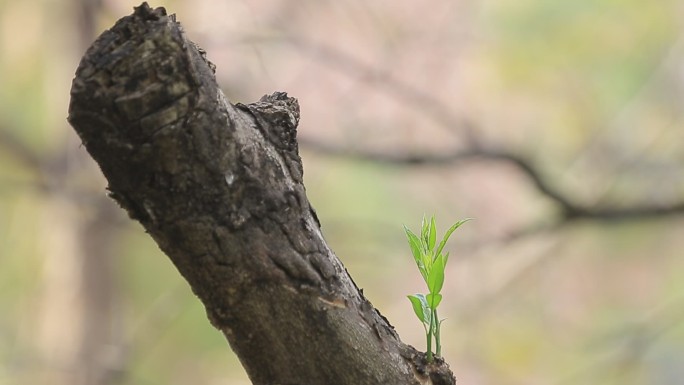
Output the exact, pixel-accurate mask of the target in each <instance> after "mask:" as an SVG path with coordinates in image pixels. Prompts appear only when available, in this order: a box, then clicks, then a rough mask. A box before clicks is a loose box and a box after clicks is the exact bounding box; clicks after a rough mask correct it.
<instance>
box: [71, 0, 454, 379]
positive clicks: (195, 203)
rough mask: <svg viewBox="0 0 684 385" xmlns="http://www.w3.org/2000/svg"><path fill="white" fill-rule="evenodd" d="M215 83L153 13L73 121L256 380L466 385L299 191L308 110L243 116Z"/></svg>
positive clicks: (266, 109)
mask: <svg viewBox="0 0 684 385" xmlns="http://www.w3.org/2000/svg"><path fill="white" fill-rule="evenodd" d="M213 70H214V66H213V64H211V63H210V62H208V61H207V60H206V58H205V56H204V52H203V51H202V50H201V49H199V48H198V47H197V46H196V45H195V44H193V43H192V42H190V41H189V40H188V39H187V38H186V37H185V35H184V33H183V31H182V29H181V27H180V25H179V24H178V23H176V21H175V17H174V16H173V15H171V16H167V15H166V11H165V10H164V9H163V8H157V9H154V10H153V9H151V8H150V7H148V6H147V4H146V3H143V4H142V5H141V6H140V7H137V8H136V9H135V12H134V13H133V15H131V16H128V17H124V18H123V19H121V20H119V21H118V22H117V23H116V24H115V25H114V27H113V28H112V29H111V30H109V31H106V32H104V33H103V34H102V35H101V36H100V37H99V38H98V39H97V41H96V42H95V43H94V44H93V45H92V46H91V47H90V49H89V50H88V51H87V52H86V54H85V56H84V57H83V59H82V61H81V64H80V65H79V68H78V70H77V72H76V78H75V79H74V82H73V86H72V90H71V97H72V99H71V105H70V107H69V121H70V123H71V124H72V125H73V127H74V128H75V129H76V131H77V132H78V134H79V136H80V137H81V139H82V140H83V143H84V145H85V147H86V149H87V150H88V152H89V153H90V154H91V155H92V157H93V158H94V159H95V160H96V161H97V162H98V163H99V165H100V168H101V169H102V172H103V173H104V175H105V176H106V178H107V180H108V181H109V187H108V189H109V191H110V193H111V196H112V197H113V198H114V199H115V200H116V201H117V202H118V203H119V204H120V205H121V206H122V207H123V208H125V209H126V210H127V211H128V213H129V215H130V216H131V218H134V219H136V220H138V221H139V222H140V223H141V224H142V225H143V226H144V227H145V229H146V230H147V232H149V234H150V235H151V236H152V237H153V238H154V240H155V241H156V242H157V243H158V244H159V246H160V247H161V249H162V250H163V251H164V252H165V253H166V254H167V255H168V256H169V257H170V259H171V260H172V261H173V263H174V264H175V265H176V267H177V268H178V270H179V271H180V273H181V274H182V275H183V277H185V279H186V280H187V281H188V282H189V283H190V286H191V287H192V290H193V291H194V292H195V293H196V294H197V296H198V297H199V298H200V299H201V300H202V302H203V303H204V305H205V307H206V310H207V314H208V317H209V319H210V321H211V323H212V324H213V325H214V326H215V327H217V328H218V329H220V330H221V331H222V332H223V333H224V335H225V336H226V338H227V339H228V341H229V343H230V345H231V347H232V348H233V350H234V351H235V352H236V354H237V355H238V357H239V358H240V360H241V362H242V364H243V366H244V367H245V369H246V370H247V373H248V375H249V377H250V379H251V380H252V382H253V383H254V384H350V385H351V384H353V385H359V384H430V383H432V384H453V383H454V382H455V380H454V379H453V375H452V374H451V372H450V371H449V369H448V366H447V365H446V364H445V363H444V362H443V361H441V360H436V361H435V362H434V363H433V364H430V365H426V364H425V360H424V354H422V353H419V352H417V351H416V350H415V349H413V348H412V347H410V346H407V345H405V344H403V343H402V342H401V341H400V340H399V338H398V336H397V334H396V332H395V331H394V329H393V328H392V326H391V325H390V324H389V323H388V321H387V320H386V319H385V318H384V317H382V316H381V315H380V314H379V313H378V311H377V310H376V309H375V308H374V307H373V306H372V305H371V304H370V303H369V302H368V300H367V299H366V298H364V296H363V294H362V293H361V292H360V291H359V290H358V288H357V287H356V285H355V284H354V282H353V281H352V279H351V278H350V276H349V275H348V273H347V271H346V270H345V268H344V266H342V263H341V262H340V261H339V260H338V259H337V257H336V256H335V255H334V254H333V252H332V251H331V250H330V249H329V248H328V246H327V245H326V243H325V241H324V239H323V236H322V235H321V232H320V225H319V223H318V220H317V218H316V215H315V212H314V211H313V209H312V208H311V206H310V205H309V201H308V200H307V198H306V194H305V190H304V186H303V184H302V165H301V160H300V158H299V155H298V150H297V141H296V137H295V136H296V127H297V123H298V120H299V106H298V104H297V101H296V99H294V98H290V97H288V96H287V95H286V94H285V93H280V92H276V93H274V94H273V95H270V96H265V97H263V98H262V99H261V100H260V101H258V102H256V103H252V104H249V105H242V104H237V105H232V104H230V103H229V102H228V101H227V100H226V99H225V97H224V95H223V93H222V92H221V91H220V90H219V88H218V86H217V84H216V80H215V77H214V73H213Z"/></svg>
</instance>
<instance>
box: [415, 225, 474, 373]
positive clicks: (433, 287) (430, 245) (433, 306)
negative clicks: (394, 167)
mask: <svg viewBox="0 0 684 385" xmlns="http://www.w3.org/2000/svg"><path fill="white" fill-rule="evenodd" d="M469 220H470V219H464V220H461V221H458V222H456V223H454V225H453V226H451V227H450V228H449V230H447V232H446V233H445V234H444V237H442V240H441V242H439V245H437V228H436V227H437V226H436V225H435V216H434V215H433V216H432V218H430V221H429V222H428V221H427V220H426V218H425V217H423V222H422V224H421V230H420V237H418V236H417V235H416V234H414V233H413V232H412V231H411V230H409V229H408V227H406V226H404V231H405V232H406V237H407V238H408V243H409V246H410V247H411V253H412V254H413V259H414V260H415V261H416V265H418V270H420V275H422V276H423V280H424V281H425V283H426V284H427V287H428V291H429V292H428V294H427V295H423V294H413V295H409V296H408V299H409V300H410V301H411V305H413V311H414V312H415V313H416V316H417V317H418V319H419V320H420V322H422V324H423V328H424V329H425V336H426V338H427V361H428V362H432V358H433V354H432V339H433V337H434V340H435V354H436V355H437V356H440V355H441V354H442V345H441V342H440V327H441V325H442V321H444V320H440V319H439V318H438V316H437V307H438V306H439V304H440V302H442V294H440V291H441V290H442V286H444V268H445V267H446V264H447V261H448V260H449V253H446V254H442V250H443V249H444V246H445V245H446V243H447V241H448V240H449V237H450V236H451V233H453V232H454V231H455V230H456V229H457V228H459V227H460V226H461V225H462V224H464V223H466V222H468V221H469ZM435 246H437V248H435Z"/></svg>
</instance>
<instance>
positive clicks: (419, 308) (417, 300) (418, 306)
mask: <svg viewBox="0 0 684 385" xmlns="http://www.w3.org/2000/svg"><path fill="white" fill-rule="evenodd" d="M407 297H408V299H409V301H411V305H413V312H414V313H416V316H417V317H418V319H419V320H420V322H422V323H425V311H424V307H423V302H424V301H425V297H424V296H423V295H422V294H413V295H409V296H407Z"/></svg>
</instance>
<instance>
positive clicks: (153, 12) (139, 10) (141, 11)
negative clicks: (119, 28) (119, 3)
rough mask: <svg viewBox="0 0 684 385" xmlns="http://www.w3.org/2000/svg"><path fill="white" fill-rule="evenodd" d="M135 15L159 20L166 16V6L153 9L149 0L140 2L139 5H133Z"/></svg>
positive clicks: (145, 18) (144, 18)
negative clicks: (148, 2)
mask: <svg viewBox="0 0 684 385" xmlns="http://www.w3.org/2000/svg"><path fill="white" fill-rule="evenodd" d="M133 15H134V16H137V17H139V18H141V19H143V20H154V21H156V20H159V19H160V18H161V17H164V16H166V8H164V7H157V8H155V9H152V8H151V7H150V5H149V4H147V1H145V2H143V3H142V4H140V6H138V7H133Z"/></svg>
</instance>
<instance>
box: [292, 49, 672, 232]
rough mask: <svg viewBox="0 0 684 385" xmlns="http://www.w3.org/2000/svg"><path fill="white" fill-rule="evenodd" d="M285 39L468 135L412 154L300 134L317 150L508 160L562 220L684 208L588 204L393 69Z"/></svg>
mask: <svg viewBox="0 0 684 385" xmlns="http://www.w3.org/2000/svg"><path fill="white" fill-rule="evenodd" d="M285 41H286V42H288V43H290V44H292V45H293V46H294V47H296V48H297V49H298V50H301V51H303V52H304V53H305V54H308V55H310V56H312V57H314V58H315V59H317V60H319V61H320V62H321V63H322V64H323V65H325V66H329V67H331V68H335V69H338V70H340V71H342V72H344V73H345V74H347V75H348V76H351V77H355V78H358V79H359V80H362V81H363V82H364V83H368V84H370V85H375V86H376V88H377V89H379V90H384V91H386V92H387V94H388V95H390V96H391V97H393V98H396V99H397V100H398V101H399V102H401V103H403V104H404V105H405V106H407V107H409V108H415V109H416V110H418V111H420V113H421V114H423V115H425V116H427V117H428V118H430V119H432V120H433V121H435V122H437V123H439V124H440V125H441V126H443V127H444V128H445V129H447V130H449V131H450V132H452V133H459V134H460V135H461V137H462V143H464V145H463V148H458V149H455V150H453V151H451V152H442V153H438V154H435V153H430V154H420V153H418V154H415V153H414V154H411V153H409V154H406V153H398V152H397V153H387V152H379V151H373V150H368V149H364V148H359V147H354V148H349V147H342V146H339V145H336V144H332V143H329V142H324V141H322V140H313V139H307V138H305V137H304V138H300V143H301V144H302V145H303V146H304V147H306V148H308V149H310V150H312V151H315V152H319V153H322V154H329V155H335V156H343V157H352V158H360V159H364V160H369V161H374V162H378V163H386V164H391V165H396V166H408V167H430V166H445V165H446V166H451V167H459V166H462V165H465V164H469V163H473V162H483V161H484V162H486V161H493V162H504V163H507V164H510V165H512V166H514V167H515V168H516V169H517V170H518V171H519V172H520V173H521V174H523V175H525V176H526V177H527V179H528V181H529V183H530V184H531V185H532V186H533V187H534V188H535V189H536V190H537V191H538V192H539V193H540V194H541V195H542V196H544V197H546V198H548V199H550V200H551V201H552V202H553V203H554V204H555V205H556V206H557V207H558V209H559V210H558V211H559V216H558V218H557V221H559V222H568V221H572V220H579V219H588V220H594V221H616V220H641V219H646V218H654V217H664V216H671V215H680V214H682V213H684V201H676V202H670V203H666V204H648V203H644V204H641V205H633V206H631V207H610V206H608V205H586V204H582V203H579V202H576V201H575V200H574V199H573V198H572V196H573V195H574V194H573V193H572V192H571V191H570V192H562V191H560V189H558V188H557V187H555V186H554V182H553V180H552V178H550V177H549V176H547V175H544V173H543V172H542V171H541V167H539V165H538V164H536V163H535V161H534V160H532V159H530V158H529V157H526V156H524V155H520V154H518V153H516V152H513V151H511V150H507V149H505V148H503V146H502V145H500V144H497V143H486V142H485V141H484V140H482V139H481V138H480V137H479V136H478V127H477V123H476V122H473V121H470V120H467V119H464V118H461V117H458V116H456V115H455V114H454V113H453V112H452V108H450V107H449V106H447V105H446V104H444V103H443V102H442V101H441V100H439V99H437V98H434V97H432V96H431V95H430V94H429V93H428V92H425V91H422V90H420V89H419V88H416V87H412V86H409V85H407V84H405V83H403V82H401V81H400V80H398V79H395V78H393V77H392V76H391V75H389V74H388V73H387V71H382V70H380V69H375V68H373V67H372V66H369V65H366V64H363V63H361V62H360V61H358V60H356V59H355V58H354V57H352V56H351V55H348V54H345V53H343V52H341V51H339V50H336V49H334V48H332V47H329V46H325V45H323V44H317V43H314V42H311V41H308V40H306V39H305V38H302V37H290V38H286V39H285Z"/></svg>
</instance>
